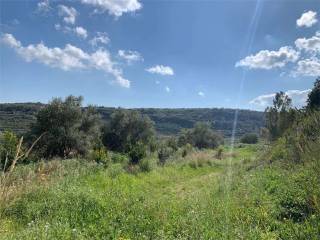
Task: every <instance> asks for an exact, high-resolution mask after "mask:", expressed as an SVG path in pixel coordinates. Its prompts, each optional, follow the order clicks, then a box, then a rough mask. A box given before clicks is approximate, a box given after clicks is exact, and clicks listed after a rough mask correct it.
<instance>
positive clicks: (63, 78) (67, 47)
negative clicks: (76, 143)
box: [0, 0, 320, 110]
mask: <svg viewBox="0 0 320 240" xmlns="http://www.w3.org/2000/svg"><path fill="white" fill-rule="evenodd" d="M0 9H1V23H0V24H1V25H0V26H1V29H0V57H1V59H0V60H1V62H0V102H44V103H46V102H48V101H50V100H51V99H52V98H53V97H65V96H68V95H70V94H72V95H82V96H83V97H84V100H85V101H84V103H85V104H94V105H99V106H108V107H127V108H137V107H156V108H192V107H201V108H202V107H210V108H211V107H224V108H242V109H255V110H264V108H265V107H266V106H268V105H269V104H271V102H272V98H273V96H274V94H275V92H279V91H284V92H286V93H287V94H288V95H289V96H290V97H291V98H292V99H293V103H294V105H295V106H297V107H299V106H303V105H304V104H305V101H306V99H307V95H308V93H309V91H310V89H311V88H312V86H313V83H314V81H315V79H316V78H317V76H320V0H250V1H249V0H226V1H224V0H207V1H201V0H200V1H199V0H189V1H183V0H172V1H165V0H77V1H76V0H67V1H59V0H55V1H54V0H40V1H36V0H32V1H31V0H29V1H22V0H17V1H15V0H1V1H0Z"/></svg>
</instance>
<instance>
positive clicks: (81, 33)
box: [74, 27, 88, 39]
mask: <svg viewBox="0 0 320 240" xmlns="http://www.w3.org/2000/svg"><path fill="white" fill-rule="evenodd" d="M74 32H75V34H76V35H78V36H79V37H81V38H84V39H85V38H87V37H88V32H87V30H86V29H84V28H83V27H75V28H74Z"/></svg>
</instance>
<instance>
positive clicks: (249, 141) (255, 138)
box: [240, 133, 258, 144]
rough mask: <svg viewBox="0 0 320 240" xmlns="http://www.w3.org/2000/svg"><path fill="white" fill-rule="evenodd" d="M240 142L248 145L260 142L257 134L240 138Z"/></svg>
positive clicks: (248, 134) (249, 134)
mask: <svg viewBox="0 0 320 240" xmlns="http://www.w3.org/2000/svg"><path fill="white" fill-rule="evenodd" d="M240 142H242V143H247V144H255V143H257V142H258V135H257V134H255V133H247V134H245V135H243V136H242V137H241V138H240Z"/></svg>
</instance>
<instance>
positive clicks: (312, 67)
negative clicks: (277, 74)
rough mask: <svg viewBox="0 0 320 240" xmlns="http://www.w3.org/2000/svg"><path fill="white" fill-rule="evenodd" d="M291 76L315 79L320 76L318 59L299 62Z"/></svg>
mask: <svg viewBox="0 0 320 240" xmlns="http://www.w3.org/2000/svg"><path fill="white" fill-rule="evenodd" d="M292 76H294V77H297V76H309V77H317V76H320V59H317V58H311V59H304V60H300V61H299V62H298V63H297V66H296V68H295V70H293V72H292Z"/></svg>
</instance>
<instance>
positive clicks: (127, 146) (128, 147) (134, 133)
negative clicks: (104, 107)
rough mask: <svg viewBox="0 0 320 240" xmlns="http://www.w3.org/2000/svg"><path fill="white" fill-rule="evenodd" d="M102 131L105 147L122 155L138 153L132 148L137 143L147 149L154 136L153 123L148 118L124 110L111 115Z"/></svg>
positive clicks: (135, 112)
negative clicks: (131, 152)
mask: <svg viewBox="0 0 320 240" xmlns="http://www.w3.org/2000/svg"><path fill="white" fill-rule="evenodd" d="M103 131H104V133H103V143H104V144H105V145H106V147H107V148H108V149H111V150H113V151H117V152H123V153H129V152H130V151H133V152H138V151H136V150H137V149H136V148H135V147H134V146H135V145H136V144H138V143H139V144H143V145H145V146H148V147H149V145H150V144H151V143H152V141H153V138H154V135H155V130H154V123H153V122H152V121H151V120H150V118H149V117H148V116H146V115H142V114H140V113H139V112H137V111H129V110H124V109H118V110H116V111H115V112H114V113H113V114H112V115H111V119H110V121H109V122H108V123H107V124H106V126H105V127H104V130H103ZM140 149H141V148H139V151H140Z"/></svg>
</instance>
